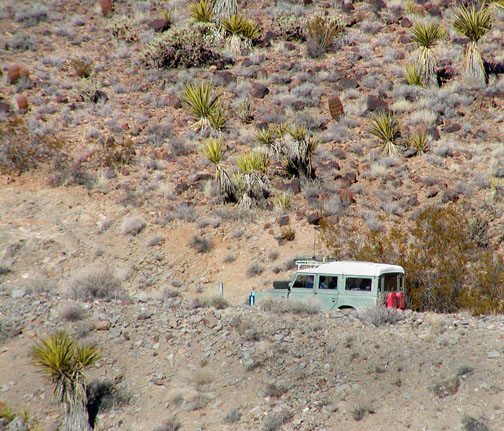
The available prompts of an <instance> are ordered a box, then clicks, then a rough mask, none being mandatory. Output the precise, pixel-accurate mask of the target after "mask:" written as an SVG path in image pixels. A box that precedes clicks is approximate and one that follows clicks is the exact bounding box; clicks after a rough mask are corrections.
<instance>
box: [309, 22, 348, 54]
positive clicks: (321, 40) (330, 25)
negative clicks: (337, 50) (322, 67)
mask: <svg viewBox="0 0 504 431" xmlns="http://www.w3.org/2000/svg"><path fill="white" fill-rule="evenodd" d="M344 30H345V26H344V25H342V24H341V23H340V22H339V20H338V19H336V18H331V17H326V16H322V15H315V16H314V17H313V18H311V19H309V20H308V21H307V22H306V38H307V40H308V43H309V44H312V45H314V47H315V48H316V50H317V51H320V52H322V53H323V52H326V51H327V48H328V47H329V45H330V44H331V43H332V42H333V41H334V39H335V38H336V36H338V35H340V34H341V33H343V31H344Z"/></svg>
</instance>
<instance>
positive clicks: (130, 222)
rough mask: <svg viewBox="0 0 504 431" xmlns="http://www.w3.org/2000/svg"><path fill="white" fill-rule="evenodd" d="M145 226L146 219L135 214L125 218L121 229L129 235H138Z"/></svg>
mask: <svg viewBox="0 0 504 431" xmlns="http://www.w3.org/2000/svg"><path fill="white" fill-rule="evenodd" d="M144 227H145V220H144V219H143V218H141V217H137V216H133V217H128V218H126V219H124V221H123V223H122V225H121V230H122V232H123V233H124V234H127V235H133V236H134V235H137V234H139V233H140V232H141V231H142V230H143V228H144Z"/></svg>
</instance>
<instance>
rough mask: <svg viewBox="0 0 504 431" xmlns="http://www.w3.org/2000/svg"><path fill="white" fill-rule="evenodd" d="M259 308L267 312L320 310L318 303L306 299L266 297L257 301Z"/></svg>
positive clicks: (297, 312)
mask: <svg viewBox="0 0 504 431" xmlns="http://www.w3.org/2000/svg"><path fill="white" fill-rule="evenodd" d="M258 305H259V309H261V310H262V311H267V312H269V313H294V314H316V313H318V312H319V311H320V304H319V303H318V302H316V301H313V300H310V299H307V300H304V301H301V300H299V301H288V300H286V299H273V298H267V299H263V300H262V301H261V302H259V304H258Z"/></svg>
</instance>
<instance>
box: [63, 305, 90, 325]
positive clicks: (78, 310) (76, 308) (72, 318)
mask: <svg viewBox="0 0 504 431" xmlns="http://www.w3.org/2000/svg"><path fill="white" fill-rule="evenodd" d="M84 315H85V311H84V309H83V308H82V307H81V306H80V305H79V304H71V305H68V306H66V307H65V308H63V310H61V313H60V317H61V318H62V319H63V320H65V321H67V322H77V321H79V320H82V319H83V318H84Z"/></svg>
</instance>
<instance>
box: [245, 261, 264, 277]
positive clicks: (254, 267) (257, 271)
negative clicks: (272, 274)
mask: <svg viewBox="0 0 504 431" xmlns="http://www.w3.org/2000/svg"><path fill="white" fill-rule="evenodd" d="M263 272H264V267H263V266H262V265H261V264H260V263H259V262H252V264H251V265H250V266H249V267H248V268H247V276H249V277H250V278H252V277H255V276H257V275H261V274H262V273H263Z"/></svg>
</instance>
